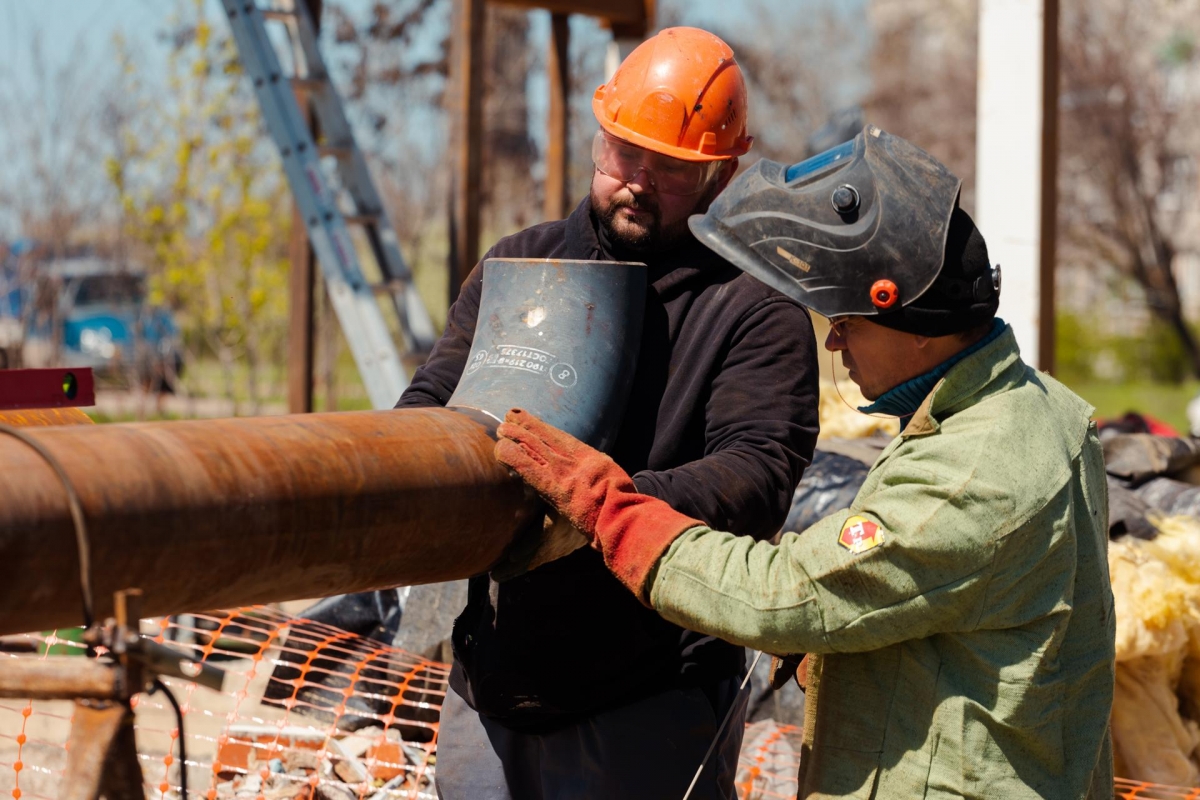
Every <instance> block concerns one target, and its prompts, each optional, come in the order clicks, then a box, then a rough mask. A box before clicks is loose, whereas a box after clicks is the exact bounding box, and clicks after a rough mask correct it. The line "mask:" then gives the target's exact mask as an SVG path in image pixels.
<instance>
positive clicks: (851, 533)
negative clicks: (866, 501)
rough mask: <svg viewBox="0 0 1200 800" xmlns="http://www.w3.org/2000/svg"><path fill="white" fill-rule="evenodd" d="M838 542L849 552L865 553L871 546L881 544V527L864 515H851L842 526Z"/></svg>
mask: <svg viewBox="0 0 1200 800" xmlns="http://www.w3.org/2000/svg"><path fill="white" fill-rule="evenodd" d="M838 544H840V545H841V546H842V547H844V548H846V549H847V550H849V551H850V552H851V553H855V554H858V553H865V552H866V551H868V550H870V549H871V548H872V547H878V546H879V545H881V544H883V528H881V527H879V525H878V524H877V523H875V522H872V521H871V520H869V519H867V518H866V517H859V516H854V517H851V518H850V519H848V520H846V524H845V525H843V526H842V532H841V533H840V534H839V535H838Z"/></svg>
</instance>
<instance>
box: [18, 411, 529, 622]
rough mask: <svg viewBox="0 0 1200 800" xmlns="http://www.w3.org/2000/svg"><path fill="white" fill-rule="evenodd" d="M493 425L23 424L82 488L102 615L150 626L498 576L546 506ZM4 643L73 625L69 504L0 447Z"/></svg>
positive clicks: (342, 418)
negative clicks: (125, 602) (502, 458)
mask: <svg viewBox="0 0 1200 800" xmlns="http://www.w3.org/2000/svg"><path fill="white" fill-rule="evenodd" d="M494 424H495V423H494V422H493V421H492V420H490V419H489V418H487V417H486V416H485V415H483V414H480V413H477V412H472V411H466V410H448V409H411V410H397V411H364V412H343V413H335V414H311V415H295V416H289V417H260V418H246V419H226V420H205V421H187V422H156V423H131V424H121V425H95V426H84V425H80V426H70V427H58V428H55V427H48V428H27V429H25V433H26V434H27V435H28V436H30V437H33V438H35V439H36V440H37V441H38V442H39V443H41V444H42V445H43V446H44V447H45V448H46V449H47V450H48V451H49V452H50V453H51V454H52V455H53V456H54V458H56V459H57V460H58V461H59V463H60V464H61V465H62V467H63V469H64V470H65V472H66V473H67V475H68V477H69V479H70V481H71V483H72V484H73V485H74V487H75V490H76V492H78V494H79V498H80V501H81V503H82V506H83V511H84V516H85V518H86V519H87V525H88V538H89V540H90V542H91V561H92V564H93V565H94V566H93V584H94V597H95V602H96V613H97V616H98V617H100V618H103V617H104V616H106V615H109V614H111V613H112V605H111V603H112V594H113V592H114V591H116V590H118V589H123V588H126V587H130V586H136V587H138V588H140V589H141V590H142V592H143V601H142V610H143V613H144V614H145V615H147V616H158V615H163V614H172V613H179V612H182V611H200V610H204V609H214V608H226V607H234V606H241V605H246V604H251V603H262V602H273V601H281V600H288V599H298V598H304V597H320V596H324V595H331V594H338V593H341V592H355V591H363V590H367V589H375V588H381V587H385V586H396V585H404V584H416V583H431V582H434V581H443V580H451V579H456V578H464V577H467V576H470V575H474V574H478V573H481V572H484V571H486V570H487V569H488V568H489V567H490V566H491V565H492V564H494V563H495V562H496V561H497V560H498V559H499V558H500V556H501V554H502V553H503V552H504V550H505V548H506V547H508V545H509V544H510V543H511V542H512V540H513V538H514V536H515V535H516V534H517V532H519V531H520V530H521V529H522V527H523V525H524V524H525V523H526V522H528V520H529V519H530V517H531V514H532V513H534V512H535V511H536V509H537V504H536V502H534V498H533V497H532V496H531V495H530V494H529V492H528V491H527V490H526V489H525V487H524V486H523V485H522V484H521V482H520V481H519V480H517V479H515V478H513V477H511V476H510V475H509V474H508V472H507V470H505V469H504V468H503V467H501V466H500V465H499V464H497V463H496V461H495V459H494V458H493V455H492V449H493V446H494V440H493V438H492V433H493V430H494V428H493V426H494ZM0 592H2V596H3V598H4V600H3V602H2V603H0V633H19V632H23V631H31V630H45V629H49V628H56V627H64V626H71V625H78V624H80V621H81V597H80V590H79V577H78V560H77V555H76V548H75V540H74V529H73V527H72V521H71V515H70V512H69V509H68V505H67V501H66V496H65V492H64V489H63V487H62V485H61V483H60V482H59V481H58V480H57V478H56V476H55V474H54V473H53V471H52V470H51V468H50V466H49V465H48V464H47V463H46V462H45V460H44V459H42V458H41V457H40V456H39V455H38V454H37V453H36V452H35V451H34V450H33V449H32V448H31V447H29V446H28V445H27V444H25V443H24V442H20V441H18V440H16V439H11V438H6V437H0Z"/></svg>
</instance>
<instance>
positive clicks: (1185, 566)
mask: <svg viewBox="0 0 1200 800" xmlns="http://www.w3.org/2000/svg"><path fill="white" fill-rule="evenodd" d="M1155 527H1156V528H1158V531H1159V535H1158V536H1157V538H1155V539H1154V541H1142V540H1140V539H1133V538H1125V539H1119V540H1117V541H1114V542H1111V543H1110V544H1109V550H1108V565H1109V572H1110V575H1111V577H1112V587H1113V600H1114V603H1115V608H1116V616H1117V642H1116V645H1117V647H1116V655H1117V666H1116V670H1117V674H1116V681H1117V683H1116V694H1115V696H1114V698H1113V714H1112V732H1113V756H1114V760H1115V762H1116V763H1115V767H1116V771H1117V774H1118V775H1121V776H1123V777H1129V778H1135V779H1137V780H1143V781H1153V782H1156V783H1166V784H1172V785H1176V786H1194V785H1196V784H1197V783H1200V724H1198V723H1200V702H1198V701H1200V520H1197V519H1193V518H1191V517H1171V518H1167V519H1161V520H1156V521H1155Z"/></svg>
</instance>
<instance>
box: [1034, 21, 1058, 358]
mask: <svg viewBox="0 0 1200 800" xmlns="http://www.w3.org/2000/svg"><path fill="white" fill-rule="evenodd" d="M1058 2H1059V0H1045V5H1044V7H1043V9H1042V192H1041V202H1042V207H1041V220H1040V228H1041V243H1040V244H1041V252H1040V253H1039V261H1040V262H1041V269H1040V270H1039V272H1040V274H1039V276H1038V277H1039V280H1040V283H1041V287H1040V289H1041V291H1040V293H1039V296H1038V306H1039V307H1038V317H1039V319H1040V320H1041V326H1040V327H1039V328H1038V368H1039V369H1043V370H1046V371H1047V372H1049V373H1051V374H1053V373H1054V371H1055V368H1056V366H1057V364H1056V363H1055V357H1054V351H1055V337H1054V329H1055V325H1056V323H1055V304H1054V268H1055V265H1056V263H1057V261H1056V259H1057V255H1058V247H1057V244H1058Z"/></svg>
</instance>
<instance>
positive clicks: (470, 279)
mask: <svg viewBox="0 0 1200 800" xmlns="http://www.w3.org/2000/svg"><path fill="white" fill-rule="evenodd" d="M487 257H488V256H484V258H487ZM482 265H483V261H482V260H480V262H479V263H478V264H476V265H475V269H473V270H471V274H470V275H468V276H467V279H466V280H465V281H464V282H463V285H462V289H461V290H460V291H459V293H458V299H456V300H455V301H454V304H453V305H451V306H450V311H449V314H448V315H447V317H446V330H445V331H444V332H443V333H442V338H440V339H438V341H437V344H435V345H434V346H433V352H432V353H430V354H429V360H428V361H426V362H425V363H424V364H423V365H421V367H420V368H418V369H417V371H416V374H414V375H413V379H412V383H410V384H409V386H408V388H407V389H405V390H404V394H402V395H401V396H400V401H399V402H397V403H396V408H428V407H430V406H444V405H446V402H447V401H448V400H449V399H450V395H452V394H454V389H455V388H456V387H457V386H458V380H459V378H461V377H462V371H463V367H465V366H466V364H467V358H468V357H469V356H470V355H471V341H472V340H473V339H474V338H475V320H476V319H477V318H478V316H479V297H480V295H481V294H482V293H483V266H482Z"/></svg>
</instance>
